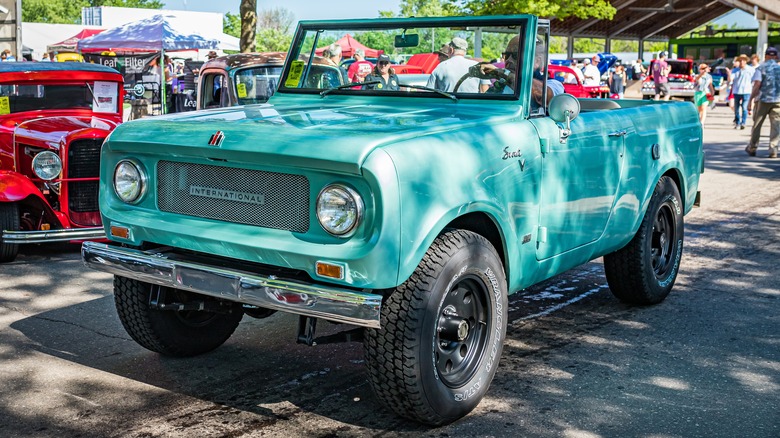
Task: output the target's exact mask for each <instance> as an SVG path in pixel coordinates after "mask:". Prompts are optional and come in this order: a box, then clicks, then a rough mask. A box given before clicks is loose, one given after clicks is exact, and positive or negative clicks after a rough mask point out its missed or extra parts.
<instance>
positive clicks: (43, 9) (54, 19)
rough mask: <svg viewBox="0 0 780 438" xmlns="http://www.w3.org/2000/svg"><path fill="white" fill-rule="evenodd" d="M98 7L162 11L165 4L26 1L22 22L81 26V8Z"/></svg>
mask: <svg viewBox="0 0 780 438" xmlns="http://www.w3.org/2000/svg"><path fill="white" fill-rule="evenodd" d="M96 6H116V7H123V8H142V9H162V7H163V3H162V2H161V1H159V0H24V1H23V2H22V21H26V22H28V23H62V24H79V23H81V8H84V7H96Z"/></svg>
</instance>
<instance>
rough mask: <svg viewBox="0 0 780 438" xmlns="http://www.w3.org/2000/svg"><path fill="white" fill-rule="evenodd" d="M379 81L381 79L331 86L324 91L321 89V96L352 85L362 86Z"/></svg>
mask: <svg viewBox="0 0 780 438" xmlns="http://www.w3.org/2000/svg"><path fill="white" fill-rule="evenodd" d="M378 83H379V81H368V82H350V83H349V84H344V85H339V86H338V87H331V88H328V89H327V90H322V91H320V97H325V96H327V95H328V94H330V92H331V91H334V90H341V89H344V88H352V87H358V86H361V87H362V86H363V85H374V84H378Z"/></svg>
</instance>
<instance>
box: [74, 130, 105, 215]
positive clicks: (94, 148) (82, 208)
mask: <svg viewBox="0 0 780 438" xmlns="http://www.w3.org/2000/svg"><path fill="white" fill-rule="evenodd" d="M102 144H103V139H102V138H96V139H86V140H76V141H73V142H71V143H70V145H69V147H68V169H67V171H68V173H67V177H68V178H97V177H98V176H100V146H101V145H102ZM68 208H69V209H70V211H74V212H79V213H83V212H89V211H98V182H97V181H73V182H69V183H68Z"/></svg>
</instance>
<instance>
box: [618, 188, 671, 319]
mask: <svg viewBox="0 0 780 438" xmlns="http://www.w3.org/2000/svg"><path fill="white" fill-rule="evenodd" d="M682 248H683V209H682V201H681V200H680V191H679V190H678V189H677V184H675V183H674V181H672V179H671V178H669V177H667V176H664V177H662V178H661V179H660V180H659V181H658V184H656V186H655V190H654V191H653V196H652V197H651V198H650V205H649V207H648V209H647V212H646V213H645V216H644V218H643V219H642V223H641V225H640V226H639V230H638V231H637V232H636V235H635V236H634V238H633V239H631V241H630V242H629V243H628V245H626V246H625V247H623V248H622V249H620V250H618V251H615V252H613V253H611V254H608V255H606V256H604V272H605V273H606V276H607V283H608V284H609V288H610V290H611V291H612V294H614V295H615V296H616V297H617V298H618V299H620V300H621V301H624V302H626V303H629V304H639V305H647V304H657V303H660V302H661V301H663V300H664V299H665V298H666V296H667V295H669V292H670V291H671V290H672V286H674V281H675V279H676V278H677V272H678V271H679V269H680V258H681V257H682Z"/></svg>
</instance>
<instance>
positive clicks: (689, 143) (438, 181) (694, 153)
mask: <svg viewBox="0 0 780 438" xmlns="http://www.w3.org/2000/svg"><path fill="white" fill-rule="evenodd" d="M376 29H381V30H382V32H383V35H387V36H388V38H387V39H386V41H388V42H387V44H388V46H387V47H381V49H383V50H385V51H386V52H391V51H392V52H394V53H398V54H399V55H405V54H410V53H414V52H416V51H418V50H419V49H418V47H419V46H422V47H428V46H429V45H431V44H432V42H431V41H426V40H425V39H424V38H425V37H426V36H427V35H434V34H435V35H443V34H446V33H447V32H450V31H451V30H453V29H457V33H458V35H460V36H461V37H463V38H464V39H466V40H467V41H476V42H477V43H476V44H482V47H480V46H477V48H478V49H480V48H481V49H483V50H484V51H485V52H486V53H507V60H508V62H507V64H506V65H505V66H504V68H494V67H485V66H483V67H477V68H470V69H469V70H468V72H467V73H465V74H464V75H463V77H462V78H461V79H462V80H459V81H458V82H459V83H458V85H456V87H455V91H454V92H451V93H450V92H446V91H442V90H433V89H415V90H414V91H411V90H406V89H405V88H407V87H405V86H404V85H405V84H404V83H403V82H402V81H399V88H400V89H399V90H388V89H387V87H383V88H379V87H377V89H363V88H362V87H361V88H358V89H354V88H353V87H351V86H349V84H346V85H337V84H335V83H334V82H331V81H330V80H323V79H328V78H326V77H325V78H324V77H323V74H322V73H325V72H324V71H323V70H322V69H321V65H320V64H318V61H317V59H316V58H313V57H311V56H310V54H311V53H313V52H314V50H315V49H316V44H317V41H318V40H320V39H321V38H324V37H333V36H336V37H337V36H338V35H345V34H351V35H355V34H360V33H361V32H365V31H370V30H376ZM413 29H420V30H423V31H424V32H425V33H423V35H422V37H423V38H421V37H420V36H421V35H418V34H416V33H414V31H413ZM549 30H550V23H549V21H548V20H539V19H537V18H536V17H534V16H531V15H519V16H498V17H489V16H475V17H435V18H399V19H389V18H384V19H373V20H372V19H362V20H334V21H302V22H301V23H300V24H299V25H298V27H297V31H296V34H295V36H294V37H293V41H292V45H291V47H292V49H291V52H290V54H289V56H288V58H287V61H286V63H285V68H284V70H283V73H282V76H281V79H280V81H279V89H278V90H277V92H276V93H275V94H274V95H273V96H272V97H271V99H270V100H269V101H268V103H267V104H264V105H255V106H245V107H237V108H228V109H221V110H219V111H203V112H198V113H190V114H187V113H183V114H175V115H171V116H166V117H163V118H158V119H155V118H151V119H147V120H141V121H133V122H128V123H126V124H123V125H121V126H119V127H118V128H117V130H116V131H114V133H113V134H112V135H111V137H110V138H109V139H108V140H107V141H106V143H105V145H104V147H103V149H102V154H101V172H100V174H101V183H100V184H101V191H100V193H101V197H100V210H101V213H102V214H103V216H104V226H105V227H106V230H107V232H108V236H109V239H110V242H109V243H107V244H106V243H98V242H86V243H84V245H83V247H82V254H83V257H84V261H85V263H86V264H87V265H88V266H90V267H93V268H95V269H98V270H101V271H104V272H109V273H112V274H114V275H115V277H114V283H113V284H114V294H115V303H116V307H117V312H118V315H119V319H120V321H121V322H122V324H123V325H124V327H125V329H126V330H127V332H128V333H129V335H130V336H131V337H132V338H133V339H134V340H135V341H136V342H138V343H139V344H140V345H142V346H144V347H145V348H147V349H149V350H151V351H155V352H158V353H160V354H164V355H170V356H192V355H196V354H201V353H205V352H207V351H210V350H212V349H214V348H217V347H218V346H219V345H221V344H222V343H223V342H225V340H227V339H228V338H229V337H230V336H231V334H232V333H233V331H234V330H235V329H236V327H237V326H238V324H239V322H240V320H241V319H242V317H243V316H244V315H248V316H251V317H257V318H264V317H268V316H269V315H271V314H272V313H273V312H274V311H283V312H290V313H293V314H298V315H300V320H299V324H298V332H297V340H298V341H299V342H301V343H305V344H308V345H314V344H316V343H318V342H320V341H321V340H318V339H317V338H316V328H317V321H319V320H323V319H324V320H328V321H335V322H338V323H343V324H347V325H348V326H357V329H356V330H357V331H359V332H360V333H362V335H363V337H364V344H363V345H364V347H365V358H366V360H365V363H366V365H367V368H368V373H367V375H368V379H369V381H370V383H371V386H372V387H373V390H374V392H375V393H376V395H377V398H378V400H379V401H380V402H382V403H383V404H384V405H386V406H387V407H388V408H390V409H392V410H394V411H395V412H396V413H398V414H399V415H402V416H405V417H408V418H411V419H414V420H416V421H420V422H423V423H426V424H429V425H442V424H446V423H450V422H452V421H455V420H457V419H458V418H460V417H462V416H464V415H466V414H467V413H469V412H470V411H471V410H472V409H474V407H475V406H477V404H478V403H479V401H480V399H482V397H483V396H484V395H485V394H486V392H487V390H488V387H489V386H490V382H491V381H492V379H493V376H494V374H495V373H496V370H497V369H498V363H499V359H500V357H501V352H502V348H503V343H504V340H505V335H506V326H507V322H508V319H509V313H508V306H507V295H508V294H509V293H513V292H515V291H519V290H522V289H523V288H526V287H529V286H531V285H533V284H535V283H538V282H540V281H543V280H545V279H547V278H550V277H552V276H554V275H557V274H559V273H561V272H563V271H565V270H566V269H569V268H572V267H575V266H577V265H580V264H583V263H586V262H588V261H589V260H592V259H595V258H598V257H602V256H603V257H604V270H605V272H606V278H607V282H608V283H609V287H610V289H611V290H612V292H613V294H614V295H615V296H617V297H618V298H619V299H620V300H623V301H625V302H626V303H630V304H635V305H649V304H656V303H659V302H661V301H663V300H664V299H665V298H666V296H667V295H668V294H669V293H670V291H671V289H672V286H673V285H674V282H675V279H676V276H677V273H678V271H679V269H680V266H681V265H680V261H681V258H682V248H683V237H684V236H683V230H684V228H683V215H684V214H686V213H688V212H689V211H691V209H692V208H693V206H694V204H696V202H697V201H698V198H699V197H698V183H699V175H700V173H701V171H702V168H703V156H704V155H703V151H702V127H701V124H700V122H699V118H698V114H697V111H696V109H695V108H694V107H693V106H692V105H690V104H688V103H682V102H654V101H642V100H620V101H616V100H607V99H578V98H575V97H573V96H572V95H570V94H565V93H564V94H561V95H558V96H555V97H551V96H549V95H546V94H545V93H546V92H547V90H548V87H547V86H545V82H546V81H547V78H546V77H545V75H541V78H537V77H535V76H534V69H535V68H534V67H535V65H545V64H546V63H547V47H546V42H547V41H548V37H549ZM477 32H479V33H477ZM421 33H422V32H421ZM390 37H394V38H390ZM480 37H481V38H480ZM421 40H422V41H421ZM520 60H521V61H520ZM534 61H539V62H541V64H536V62H534ZM472 78H473V79H474V81H472V82H480V81H479V80H480V79H482V80H485V81H487V80H488V79H495V82H491V84H490V85H489V86H488V88H487V90H484V89H474V88H469V89H468V91H459V85H461V84H462V83H464V82H465V81H467V80H470V79H472ZM482 85H486V84H482ZM483 91H484V92H483ZM548 98H550V99H549V100H548ZM350 328H351V329H354V327H350ZM334 338H335V336H334V335H329V338H328V339H329V340H333V339H334ZM344 338H346V336H344ZM352 339H355V338H352ZM258 360H262V358H258ZM224 366H230V364H224ZM289 366H295V361H294V360H293V359H291V360H289Z"/></svg>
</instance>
